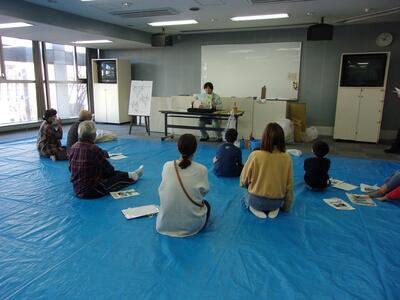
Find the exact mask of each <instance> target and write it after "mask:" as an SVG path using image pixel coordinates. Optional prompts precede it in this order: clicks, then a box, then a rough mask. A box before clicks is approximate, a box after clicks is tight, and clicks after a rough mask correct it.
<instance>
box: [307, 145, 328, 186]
mask: <svg viewBox="0 0 400 300" xmlns="http://www.w3.org/2000/svg"><path fill="white" fill-rule="evenodd" d="M313 153H314V155H315V157H310V158H307V159H306V160H305V161H304V171H305V174H304V181H305V183H306V185H307V186H308V187H309V188H311V189H324V188H326V187H328V185H329V175H328V172H329V168H330V166H331V161H330V160H329V158H325V157H324V156H325V155H327V154H328V153H329V146H328V144H327V143H325V142H323V141H316V142H315V143H314V144H313Z"/></svg>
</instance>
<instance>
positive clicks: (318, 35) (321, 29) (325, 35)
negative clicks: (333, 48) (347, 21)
mask: <svg viewBox="0 0 400 300" xmlns="http://www.w3.org/2000/svg"><path fill="white" fill-rule="evenodd" d="M332 39H333V26H332V25H329V24H315V25H311V26H310V27H308V30H307V41H323V40H332Z"/></svg>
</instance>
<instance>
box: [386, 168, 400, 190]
mask: <svg viewBox="0 0 400 300" xmlns="http://www.w3.org/2000/svg"><path fill="white" fill-rule="evenodd" d="M385 184H386V186H387V189H388V192H391V191H393V190H394V189H395V188H397V187H398V186H400V171H396V172H394V174H393V175H392V176H390V177H388V178H386V180H385Z"/></svg>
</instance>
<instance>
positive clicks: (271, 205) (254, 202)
mask: <svg viewBox="0 0 400 300" xmlns="http://www.w3.org/2000/svg"><path fill="white" fill-rule="evenodd" d="M243 202H244V204H245V206H246V207H247V208H248V207H249V206H251V207H252V208H254V209H257V210H261V211H271V210H275V209H278V208H280V207H281V206H282V205H283V203H284V202H285V198H280V199H271V198H266V197H260V196H256V195H253V194H250V193H249V192H247V194H246V195H245V196H244V198H243Z"/></svg>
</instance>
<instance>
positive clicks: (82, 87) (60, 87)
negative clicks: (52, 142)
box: [45, 43, 88, 118]
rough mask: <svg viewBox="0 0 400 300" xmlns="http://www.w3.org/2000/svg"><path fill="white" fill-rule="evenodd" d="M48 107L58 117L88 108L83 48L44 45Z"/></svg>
mask: <svg viewBox="0 0 400 300" xmlns="http://www.w3.org/2000/svg"><path fill="white" fill-rule="evenodd" d="M45 45H46V46H45V51H46V60H47V73H48V81H47V82H48V87H49V98H50V99H49V100H50V106H51V107H52V108H55V109H56V110H57V112H58V115H59V116H60V117H61V118H72V117H76V116H78V114H79V112H80V111H81V110H83V109H88V99H87V79H86V78H87V76H86V49H85V48H82V47H74V46H67V45H57V44H51V43H45Z"/></svg>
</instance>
